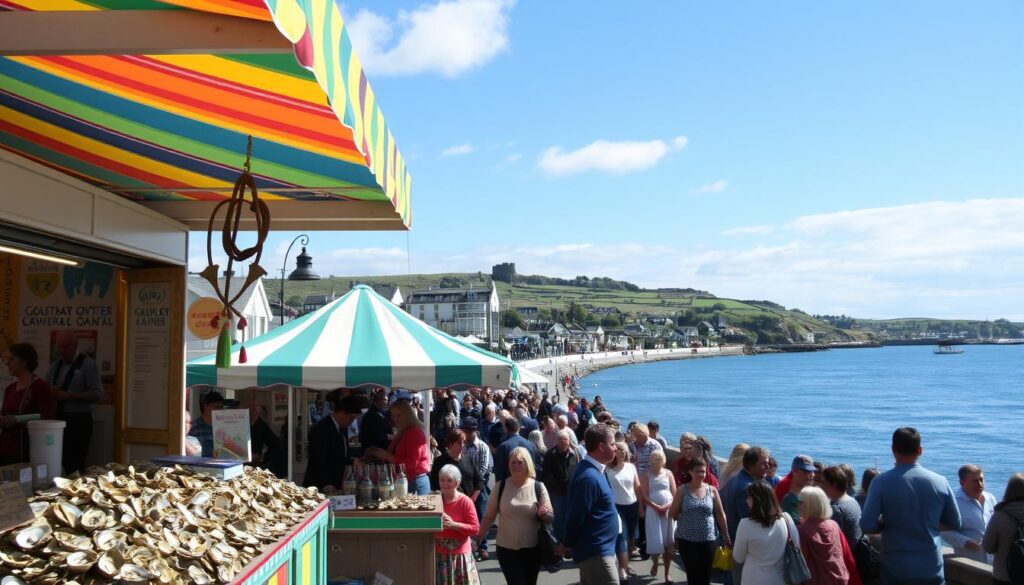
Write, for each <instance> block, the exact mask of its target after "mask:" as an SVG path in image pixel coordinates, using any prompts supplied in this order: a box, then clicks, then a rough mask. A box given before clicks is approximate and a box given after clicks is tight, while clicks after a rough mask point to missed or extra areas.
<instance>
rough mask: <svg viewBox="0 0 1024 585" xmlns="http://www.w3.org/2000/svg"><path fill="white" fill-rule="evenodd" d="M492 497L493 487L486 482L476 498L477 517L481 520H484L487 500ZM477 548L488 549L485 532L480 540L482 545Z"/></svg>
mask: <svg viewBox="0 0 1024 585" xmlns="http://www.w3.org/2000/svg"><path fill="white" fill-rule="evenodd" d="M490 499H491V488H490V486H488V485H487V484H486V483H485V484H484V489H482V490H480V495H479V496H477V498H476V503H475V505H476V517H477V519H478V520H479V521H481V522H483V519H484V511H486V510H487V502H488V500H490ZM477 550H484V551H485V550H487V534H486V533H484V537H483V539H482V540H480V547H479V548H478V549H477Z"/></svg>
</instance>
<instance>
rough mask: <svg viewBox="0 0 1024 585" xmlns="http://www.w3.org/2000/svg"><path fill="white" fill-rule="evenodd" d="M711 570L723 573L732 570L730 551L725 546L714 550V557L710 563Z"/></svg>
mask: <svg viewBox="0 0 1024 585" xmlns="http://www.w3.org/2000/svg"><path fill="white" fill-rule="evenodd" d="M711 568H713V569H721V570H723V571H731V570H732V549H731V548H729V547H727V546H720V547H718V548H717V549H715V557H714V559H712V561H711Z"/></svg>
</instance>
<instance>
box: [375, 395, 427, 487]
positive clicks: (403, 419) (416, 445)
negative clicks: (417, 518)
mask: <svg viewBox="0 0 1024 585" xmlns="http://www.w3.org/2000/svg"><path fill="white" fill-rule="evenodd" d="M389 411H390V413H391V423H392V424H394V425H395V436H394V438H392V439H391V444H389V445H388V448H387V450H386V451H385V450H384V449H380V448H378V447H370V448H369V449H367V450H366V453H367V454H368V455H372V456H374V457H376V458H377V459H382V460H384V461H387V462H388V463H393V464H395V465H404V466H405V475H406V477H407V478H408V479H409V493H410V494H415V495H419V496H425V495H427V494H429V493H430V478H429V476H428V475H427V473H428V472H429V471H430V445H429V443H427V434H426V433H424V432H423V427H421V426H420V421H419V418H418V417H417V416H416V411H414V410H413V408H412V405H411V404H409V402H408V401H406V400H399V401H397V402H395V403H394V404H392V405H391V408H390V410H389Z"/></svg>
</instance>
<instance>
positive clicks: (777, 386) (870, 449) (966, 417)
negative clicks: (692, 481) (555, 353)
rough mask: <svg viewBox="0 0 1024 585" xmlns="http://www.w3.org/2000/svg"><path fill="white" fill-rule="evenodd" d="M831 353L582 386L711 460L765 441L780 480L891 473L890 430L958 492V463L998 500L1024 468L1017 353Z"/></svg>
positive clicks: (658, 371)
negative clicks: (830, 469) (843, 469)
mask: <svg viewBox="0 0 1024 585" xmlns="http://www.w3.org/2000/svg"><path fill="white" fill-rule="evenodd" d="M933 349H934V348H933V347H931V346H902V347H882V348H874V349H833V350H830V351H823V352H811V353H783V354H765V355H757V356H735V357H716V358H709V359H688V360H677V361H662V362H653V363H645V364H637V365H628V366H621V367H616V368H611V369H608V370H602V371H600V372H597V373H594V374H592V375H590V376H587V377H585V378H583V379H581V380H580V393H581V394H582V395H583V396H587V397H588V398H589V397H593V396H594V395H596V394H600V395H601V396H602V397H603V399H604V401H605V404H606V405H607V407H608V409H609V410H611V411H612V413H613V414H614V415H615V417H616V419H618V420H619V421H620V422H621V423H622V425H623V427H625V425H626V424H628V423H629V422H630V421H640V422H647V421H649V420H651V419H654V420H657V421H658V423H660V425H661V435H662V436H663V437H664V438H665V440H666V441H668V443H669V445H671V446H678V441H679V435H680V434H681V433H683V432H686V431H689V432H692V433H694V434H698V435H704V436H706V437H707V438H708V439H709V440H710V441H711V443H712V445H713V447H714V451H715V455H717V456H719V457H723V458H728V456H729V452H730V451H731V450H732V448H733V446H734V445H735V444H736V443H739V442H743V443H748V444H751V445H763V446H765V447H767V448H768V449H769V450H770V451H771V453H772V455H774V456H775V457H776V459H778V461H779V474H780V475H784V474H785V473H788V471H789V466H790V463H791V462H792V458H793V456H794V455H796V454H807V455H810V456H812V457H813V458H814V459H815V460H817V461H824V462H826V463H828V464H833V463H849V464H850V465H852V466H853V468H854V470H856V472H857V479H858V482H859V481H860V476H861V472H862V471H863V470H864V469H865V468H866V467H878V468H879V469H881V470H883V471H885V470H887V469H889V468H891V467H892V465H893V459H892V452H891V450H890V444H891V439H892V432H893V431H894V430H895V429H896V428H898V427H901V426H913V427H916V428H917V429H918V431H919V432H920V433H921V438H922V447H923V450H924V453H923V455H922V457H921V460H920V462H921V464H922V465H924V466H925V467H927V468H929V469H932V470H933V471H936V472H937V473H940V474H942V475H944V476H946V477H947V478H949V481H950V483H951V485H952V486H953V487H954V488H956V487H957V486H958V485H959V484H958V481H957V470H958V469H959V468H960V466H961V465H962V464H964V463H974V464H976V465H980V466H981V467H982V468H983V469H984V471H985V478H986V489H987V490H988V491H990V492H992V493H993V494H995V496H996V497H997V498H1002V496H1003V491H1004V490H1005V489H1006V481H1007V479H1008V478H1009V476H1010V475H1011V474H1013V473H1015V472H1018V471H1024V346H1021V345H1017V346H994V345H977V346H967V347H966V351H965V352H964V353H963V354H959V355H935V354H934V353H933Z"/></svg>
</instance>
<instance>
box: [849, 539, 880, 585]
mask: <svg viewBox="0 0 1024 585" xmlns="http://www.w3.org/2000/svg"><path fill="white" fill-rule="evenodd" d="M853 560H854V562H856V563H857V572H858V573H860V578H861V579H864V580H867V579H875V578H877V577H878V576H879V575H880V574H881V568H880V567H881V564H882V555H881V553H879V552H878V549H877V548H875V547H873V546H871V541H870V540H869V539H868V537H867V536H862V537H861V538H860V540H858V541H857V542H855V543H853Z"/></svg>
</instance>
